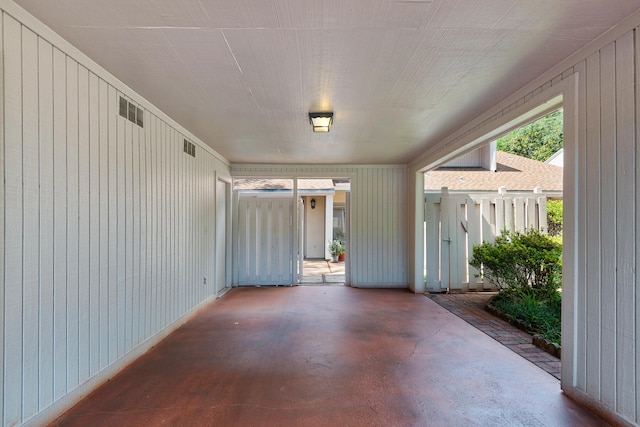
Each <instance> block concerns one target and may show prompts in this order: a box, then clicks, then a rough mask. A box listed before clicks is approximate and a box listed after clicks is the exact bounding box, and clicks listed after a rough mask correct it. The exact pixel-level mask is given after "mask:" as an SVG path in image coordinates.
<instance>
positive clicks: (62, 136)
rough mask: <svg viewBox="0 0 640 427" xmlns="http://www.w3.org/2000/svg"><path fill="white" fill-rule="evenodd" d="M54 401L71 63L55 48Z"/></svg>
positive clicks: (61, 379) (61, 340) (63, 279)
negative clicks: (68, 76)
mask: <svg viewBox="0 0 640 427" xmlns="http://www.w3.org/2000/svg"><path fill="white" fill-rule="evenodd" d="M53 192H54V194H53V197H54V200H53V205H54V213H53V215H54V217H53V225H54V227H53V230H54V235H53V271H54V280H55V281H54V291H53V295H54V314H53V326H54V335H53V343H54V346H55V351H54V355H53V372H54V375H55V376H54V400H57V399H59V398H60V397H62V396H64V395H65V393H66V392H67V323H66V319H67V64H66V57H65V55H64V53H62V52H61V51H59V50H58V49H55V48H54V50H53Z"/></svg>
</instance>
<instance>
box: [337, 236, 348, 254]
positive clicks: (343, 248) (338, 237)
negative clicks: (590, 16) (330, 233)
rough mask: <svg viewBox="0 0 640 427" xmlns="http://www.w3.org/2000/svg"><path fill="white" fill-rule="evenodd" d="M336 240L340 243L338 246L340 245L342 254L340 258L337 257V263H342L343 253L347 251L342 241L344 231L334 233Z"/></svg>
mask: <svg viewBox="0 0 640 427" xmlns="http://www.w3.org/2000/svg"><path fill="white" fill-rule="evenodd" d="M336 239H337V240H338V241H339V242H340V245H342V252H340V256H339V257H338V261H344V260H345V252H346V251H347V245H346V242H345V241H344V231H342V230H338V231H337V232H336Z"/></svg>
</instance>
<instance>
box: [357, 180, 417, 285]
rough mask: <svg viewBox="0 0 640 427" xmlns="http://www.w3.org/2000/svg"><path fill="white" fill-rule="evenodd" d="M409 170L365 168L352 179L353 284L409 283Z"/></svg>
mask: <svg viewBox="0 0 640 427" xmlns="http://www.w3.org/2000/svg"><path fill="white" fill-rule="evenodd" d="M405 207H406V170H405V169H397V168H396V169H392V168H379V169H378V168H362V169H359V170H358V171H357V174H356V178H355V179H354V181H353V182H352V183H351V223H350V225H351V228H350V229H351V242H350V247H349V253H348V254H347V256H351V257H352V266H351V268H352V285H353V286H360V287H406V286H407V261H406V256H405V254H406V236H405V233H406V226H405V217H406V216H405Z"/></svg>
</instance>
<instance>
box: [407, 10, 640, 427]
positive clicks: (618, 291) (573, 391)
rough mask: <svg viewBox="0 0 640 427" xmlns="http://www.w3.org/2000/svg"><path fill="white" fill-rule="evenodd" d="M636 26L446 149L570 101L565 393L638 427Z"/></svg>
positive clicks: (639, 20)
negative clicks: (555, 101)
mask: <svg viewBox="0 0 640 427" xmlns="http://www.w3.org/2000/svg"><path fill="white" fill-rule="evenodd" d="M639 25H640V17H639V15H638V14H635V15H633V16H631V17H630V18H629V19H628V20H627V21H623V22H622V23H620V24H619V25H618V26H617V27H616V28H615V31H612V32H609V33H605V35H604V36H603V37H602V39H600V40H596V42H595V43H594V44H593V45H591V46H589V47H588V48H586V49H584V50H583V51H581V52H579V53H577V54H576V57H575V58H574V57H572V58H571V59H568V60H567V61H565V62H564V63H562V64H559V65H558V66H557V67H556V68H555V69H553V70H551V71H549V72H548V73H547V74H546V75H544V76H541V77H540V78H539V79H537V80H536V81H535V82H534V83H532V84H531V85H529V86H527V87H525V88H523V89H522V90H521V91H519V92H518V94H517V95H514V96H513V97H512V98H510V99H509V100H505V102H504V103H503V104H501V105H500V106H499V107H497V108H495V109H492V110H490V111H488V112H487V113H486V115H485V116H483V117H480V118H478V119H477V121H475V122H474V123H473V124H472V125H470V126H469V128H467V129H463V130H462V131H461V134H460V135H454V136H452V138H451V139H449V140H445V141H446V143H447V144H448V145H449V146H450V147H451V148H450V149H451V150H453V149H455V147H460V146H463V145H464V144H465V143H469V142H471V141H473V140H474V138H479V137H481V135H483V134H484V135H486V134H489V133H491V132H493V131H494V130H495V129H496V128H498V127H499V126H501V125H502V124H504V123H506V121H507V120H508V118H509V117H513V119H515V118H516V117H517V116H514V115H513V114H516V113H517V114H524V113H525V112H526V111H527V110H528V109H529V107H528V106H527V105H528V104H529V103H530V102H531V103H532V104H534V105H533V106H534V107H536V106H538V104H537V102H538V101H537V100H539V99H551V98H554V97H555V96H557V95H558V94H561V93H564V100H563V102H564V107H565V110H564V111H565V132H566V133H565V137H566V139H565V197H564V199H565V205H564V206H565V211H564V214H565V228H564V236H565V237H564V245H565V249H566V248H571V250H568V251H567V250H565V258H564V265H563V268H564V272H563V279H564V281H565V284H567V283H568V285H567V286H566V287H565V290H564V296H563V361H562V388H563V390H564V391H565V392H566V393H567V394H569V395H571V396H572V397H573V398H575V399H577V400H580V401H583V402H585V403H587V404H588V405H589V406H590V407H592V408H597V409H599V410H602V411H603V412H606V413H607V414H608V415H610V416H614V417H619V418H620V420H624V421H626V422H631V423H635V424H640V358H638V354H640V348H639V344H638V343H639V341H640V316H639V315H638V313H640V289H639V288H638V283H639V280H638V271H639V269H640V254H639V252H640V251H639V248H638V245H639V242H640V232H639V231H640V230H639V229H638V224H640V155H639V152H640V151H639V148H640V147H639V141H638V129H639V128H640V110H639V109H638V108H637V105H638V104H639V103H640V86H639V85H637V84H636V82H637V81H638V79H639V78H640V75H639V74H640V39H639V35H638V32H639V27H638V26H639ZM580 58H582V59H580ZM576 76H577V77H576ZM565 80H566V81H567V84H564V81H565ZM576 82H577V86H576V88H575V89H577V92H574V90H575V89H574V85H575V84H576ZM546 94H549V97H547V96H546ZM574 95H575V96H574ZM503 118H504V120H503ZM574 118H575V119H576V121H575V122H574ZM574 136H575V138H573V137H574ZM444 154H446V153H430V154H427V155H425V156H424V158H422V159H420V160H418V161H417V162H416V163H414V164H412V165H411V166H410V170H411V174H412V175H411V176H414V174H415V172H417V171H419V170H421V168H423V167H425V166H426V165H429V164H431V163H432V162H435V161H437V160H438V159H437V156H439V155H444ZM420 225H422V224H420ZM565 350H566V351H565Z"/></svg>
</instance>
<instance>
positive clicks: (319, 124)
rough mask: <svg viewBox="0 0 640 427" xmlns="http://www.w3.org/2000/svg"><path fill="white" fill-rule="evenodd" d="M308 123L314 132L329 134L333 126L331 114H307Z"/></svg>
mask: <svg viewBox="0 0 640 427" xmlns="http://www.w3.org/2000/svg"><path fill="white" fill-rule="evenodd" d="M309 123H311V126H313V131H314V132H329V129H331V125H332V124H333V112H324V113H309Z"/></svg>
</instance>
